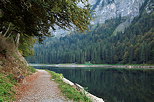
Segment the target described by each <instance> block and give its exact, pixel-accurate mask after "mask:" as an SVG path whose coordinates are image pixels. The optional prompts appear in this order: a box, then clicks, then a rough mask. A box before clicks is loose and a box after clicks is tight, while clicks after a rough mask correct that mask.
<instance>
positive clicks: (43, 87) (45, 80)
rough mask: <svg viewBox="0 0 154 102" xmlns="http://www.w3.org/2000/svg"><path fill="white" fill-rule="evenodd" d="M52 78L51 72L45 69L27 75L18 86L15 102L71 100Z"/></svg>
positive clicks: (58, 101)
mask: <svg viewBox="0 0 154 102" xmlns="http://www.w3.org/2000/svg"><path fill="white" fill-rule="evenodd" d="M50 78H51V76H50V74H49V73H48V72H47V71H44V70H38V72H37V73H35V74H33V75H30V76H28V77H26V78H25V79H24V80H26V81H25V82H23V83H22V84H21V85H20V87H17V101H15V102H70V101H68V100H67V99H66V98H65V97H64V96H63V95H62V93H61V91H60V89H59V88H58V84H57V83H55V82H54V81H52V80H51V79H50Z"/></svg>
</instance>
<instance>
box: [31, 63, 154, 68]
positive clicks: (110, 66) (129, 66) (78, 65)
mask: <svg viewBox="0 0 154 102" xmlns="http://www.w3.org/2000/svg"><path fill="white" fill-rule="evenodd" d="M29 66H48V67H98V68H100V67H101V68H148V69H149V68H150V69H154V66H150V65H149V66H144V65H82V64H29Z"/></svg>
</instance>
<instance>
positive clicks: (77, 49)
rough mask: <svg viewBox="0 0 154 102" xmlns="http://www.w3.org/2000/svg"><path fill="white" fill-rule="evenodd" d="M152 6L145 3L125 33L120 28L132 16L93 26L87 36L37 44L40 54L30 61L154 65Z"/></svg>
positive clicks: (74, 36) (66, 37)
mask: <svg viewBox="0 0 154 102" xmlns="http://www.w3.org/2000/svg"><path fill="white" fill-rule="evenodd" d="M152 4H153V1H152V0H148V1H147V2H144V4H143V5H142V6H141V8H140V12H139V13H140V14H139V16H137V17H135V18H134V20H133V21H132V22H131V23H130V25H129V26H128V27H127V28H124V29H123V31H122V32H118V31H117V29H119V28H118V27H119V25H121V24H122V23H123V22H126V21H127V20H128V17H121V16H120V17H117V18H116V19H110V20H106V21H105V23H104V24H97V25H95V27H92V29H91V31H90V32H86V34H73V35H67V36H65V37H62V38H60V39H57V40H51V39H49V40H47V41H46V42H45V43H44V44H43V45H37V46H36V47H35V51H36V55H35V56H34V57H29V58H28V60H29V61H30V62H33V63H85V62H91V63H108V64H117V63H121V64H126V63H129V64H153V63H154V46H153V45H154V39H153V38H154V24H153V21H154V12H153V6H152ZM115 32H116V34H115ZM75 33H77V32H75Z"/></svg>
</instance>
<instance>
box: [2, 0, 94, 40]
mask: <svg viewBox="0 0 154 102" xmlns="http://www.w3.org/2000/svg"><path fill="white" fill-rule="evenodd" d="M80 2H82V3H83V6H82V7H81V6H79V5H78V4H79V3H80ZM0 7H1V8H0V20H1V24H0V32H1V33H2V34H4V35H5V36H6V35H7V36H9V35H10V34H11V36H17V34H25V35H27V36H35V37H38V38H39V40H43V39H44V37H45V36H49V35H50V34H51V32H49V29H50V28H52V29H53V30H55V26H59V27H61V28H63V29H66V28H70V29H71V28H72V27H76V29H77V30H81V31H83V30H86V29H87V28H88V24H89V23H90V19H91V15H90V12H91V11H90V6H89V4H88V3H87V0H1V1H0ZM6 32H7V33H6Z"/></svg>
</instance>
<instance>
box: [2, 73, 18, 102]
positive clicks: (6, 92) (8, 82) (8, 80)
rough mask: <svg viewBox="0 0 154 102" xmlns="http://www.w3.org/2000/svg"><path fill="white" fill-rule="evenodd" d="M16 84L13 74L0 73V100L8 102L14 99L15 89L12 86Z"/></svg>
mask: <svg viewBox="0 0 154 102" xmlns="http://www.w3.org/2000/svg"><path fill="white" fill-rule="evenodd" d="M16 84H17V81H16V80H15V79H14V76H13V74H10V75H8V76H6V75H4V74H0V102H10V101H14V100H15V90H14V89H13V86H14V85H16Z"/></svg>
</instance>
